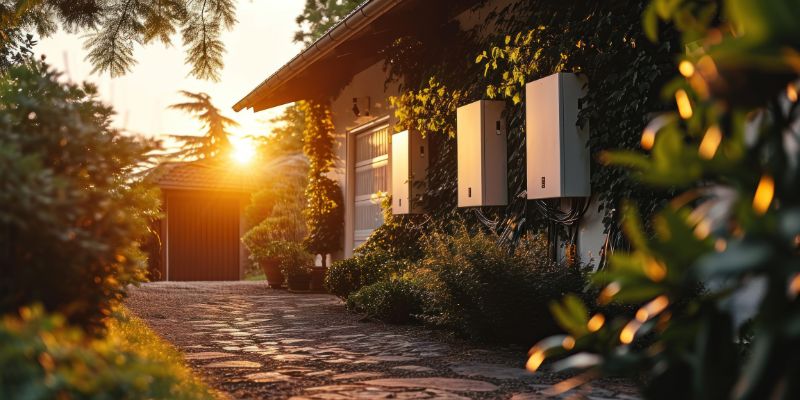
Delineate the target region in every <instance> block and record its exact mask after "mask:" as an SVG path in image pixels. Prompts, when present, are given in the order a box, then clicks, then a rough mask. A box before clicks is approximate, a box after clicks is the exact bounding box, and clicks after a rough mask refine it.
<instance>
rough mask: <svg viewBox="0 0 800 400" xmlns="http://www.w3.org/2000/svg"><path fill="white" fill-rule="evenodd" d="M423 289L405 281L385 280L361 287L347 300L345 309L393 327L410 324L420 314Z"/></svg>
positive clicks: (422, 302) (411, 281) (407, 280)
mask: <svg viewBox="0 0 800 400" xmlns="http://www.w3.org/2000/svg"><path fill="white" fill-rule="evenodd" d="M423 304H424V288H422V287H421V286H420V285H419V284H418V283H416V282H415V281H413V280H409V279H402V278H400V279H389V280H383V281H379V282H376V283H373V284H371V285H368V286H364V287H362V288H361V289H359V290H358V291H356V292H354V293H351V294H350V296H348V297H347V307H348V308H349V309H351V310H354V311H358V312H363V313H365V314H367V315H368V316H369V317H372V318H377V319H380V320H382V321H386V322H389V323H393V324H400V323H407V322H411V321H414V320H416V319H417V318H418V316H419V315H420V314H421V313H422V310H423Z"/></svg>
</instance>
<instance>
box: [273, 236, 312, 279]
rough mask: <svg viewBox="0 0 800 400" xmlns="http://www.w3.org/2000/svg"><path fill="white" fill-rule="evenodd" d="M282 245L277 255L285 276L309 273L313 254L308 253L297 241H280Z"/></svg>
mask: <svg viewBox="0 0 800 400" xmlns="http://www.w3.org/2000/svg"><path fill="white" fill-rule="evenodd" d="M282 243H283V247H282V249H281V251H280V254H279V256H278V260H279V261H278V262H279V265H280V268H281V272H282V273H283V275H285V276H286V277H287V278H289V279H292V278H293V277H295V276H307V275H309V274H311V267H312V266H313V265H314V256H312V255H311V254H308V252H307V251H306V249H304V248H303V246H302V245H301V244H299V243H295V242H282Z"/></svg>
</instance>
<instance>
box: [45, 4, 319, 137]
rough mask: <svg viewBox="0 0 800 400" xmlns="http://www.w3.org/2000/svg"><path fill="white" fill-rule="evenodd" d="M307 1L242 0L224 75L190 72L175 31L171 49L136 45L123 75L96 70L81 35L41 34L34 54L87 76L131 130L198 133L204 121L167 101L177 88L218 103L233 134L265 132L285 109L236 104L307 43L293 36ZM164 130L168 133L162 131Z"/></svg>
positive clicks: (173, 99)
mask: <svg viewBox="0 0 800 400" xmlns="http://www.w3.org/2000/svg"><path fill="white" fill-rule="evenodd" d="M304 2H305V1H304V0H241V1H239V4H238V5H237V19H238V21H239V22H238V23H237V24H236V26H235V27H234V28H233V30H232V31H230V32H226V33H225V34H224V35H223V37H222V41H223V43H224V44H225V47H226V49H227V52H226V54H225V56H224V62H225V67H224V69H223V70H222V73H221V79H220V81H219V82H212V81H202V80H198V79H195V78H192V77H190V76H189V75H188V73H189V71H190V67H189V66H187V65H185V64H184V51H183V48H182V46H181V44H180V38H179V37H178V36H176V37H175V38H173V45H172V47H170V48H167V47H165V46H163V45H162V44H160V43H153V44H150V45H147V46H144V47H142V46H139V47H137V48H136V50H135V53H134V56H135V58H136V60H137V61H138V64H137V65H136V66H135V67H134V68H133V70H132V71H131V72H129V73H128V74H126V75H125V76H123V77H119V78H113V79H112V78H110V77H109V76H108V75H107V74H102V75H100V74H97V73H95V74H91V71H92V67H91V65H90V64H89V63H88V62H86V61H85V60H84V58H85V57H86V54H87V52H86V50H84V49H83V39H82V35H81V34H80V33H79V34H69V33H65V32H59V33H58V34H56V35H54V36H51V37H48V38H43V39H40V41H39V44H38V45H37V46H36V47H35V48H34V52H35V53H36V55H37V56H38V55H45V56H46V58H47V61H48V63H49V64H50V65H52V66H53V67H55V68H57V69H59V70H61V71H63V72H64V74H65V78H66V79H70V80H73V81H90V82H93V83H95V84H96V85H97V86H98V91H99V92H100V93H99V94H100V98H101V100H103V101H104V102H106V103H109V104H111V105H112V106H113V107H114V109H115V110H116V111H117V115H116V117H115V119H114V125H115V126H116V127H117V128H121V129H123V130H126V131H128V132H131V133H137V134H144V135H147V136H158V135H165V134H200V133H201V125H200V124H199V123H197V122H196V121H194V120H193V119H192V118H191V117H190V116H189V115H187V114H185V113H183V112H181V111H176V110H169V109H168V108H167V107H168V106H169V105H170V104H174V103H177V102H180V101H182V100H183V97H182V96H181V95H180V94H179V93H178V91H179V90H188V91H191V92H198V91H200V92H205V93H208V94H209V95H211V98H212V100H213V102H214V104H215V105H216V106H217V107H218V108H220V109H222V110H223V112H225V114H226V115H227V116H229V117H232V118H234V119H235V120H237V121H238V122H239V123H240V124H241V127H239V128H236V129H235V130H234V134H236V135H239V136H244V135H264V134H267V133H268V132H269V125H270V124H269V122H268V121H269V119H271V118H273V117H275V116H276V115H279V114H280V111H281V108H276V109H272V110H266V111H261V112H259V113H257V114H254V113H253V112H252V111H249V110H243V111H240V112H238V113H236V112H234V111H233V110H232V109H231V107H232V106H233V104H234V103H236V102H237V101H238V100H239V99H241V98H242V97H244V96H245V95H246V94H247V93H249V92H250V90H252V89H253V88H255V87H256V86H257V85H258V84H259V83H261V82H262V81H263V80H264V79H266V78H267V76H269V75H270V74H272V73H273V72H274V71H276V70H277V69H278V68H280V67H281V66H282V65H283V64H285V63H286V62H287V61H289V60H290V59H291V58H292V57H294V56H295V55H296V54H297V53H298V52H300V50H301V49H302V45H301V44H298V43H293V42H292V38H293V36H294V32H295V31H296V30H297V29H298V27H297V24H296V23H295V18H296V17H297V15H299V14H300V13H301V11H302V9H303V5H304ZM162 137H163V136H162Z"/></svg>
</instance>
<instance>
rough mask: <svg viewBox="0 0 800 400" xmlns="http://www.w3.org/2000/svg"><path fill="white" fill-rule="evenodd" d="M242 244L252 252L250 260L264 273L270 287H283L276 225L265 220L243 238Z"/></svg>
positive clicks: (283, 278)
mask: <svg viewBox="0 0 800 400" xmlns="http://www.w3.org/2000/svg"><path fill="white" fill-rule="evenodd" d="M242 242H244V245H245V247H247V250H249V251H250V259H251V260H252V261H253V262H255V263H256V264H258V265H259V266H260V267H261V269H262V270H263V271H264V275H266V277H267V284H268V285H269V287H271V288H273V289H279V288H281V287H283V281H284V280H285V277H284V275H283V273H282V272H281V266H280V259H279V258H278V255H279V253H280V250H281V245H280V243H279V241H278V240H276V238H275V226H274V224H272V223H271V221H269V219H266V220H264V222H262V223H260V224H258V225H256V226H255V227H254V228H253V229H250V230H249V231H248V232H247V233H246V234H245V235H244V237H243V238H242Z"/></svg>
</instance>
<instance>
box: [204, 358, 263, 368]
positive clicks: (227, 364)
mask: <svg viewBox="0 0 800 400" xmlns="http://www.w3.org/2000/svg"><path fill="white" fill-rule="evenodd" d="M205 367H206V368H261V364H259V363H257V362H253V361H238V360H231V361H220V362H215V363H211V364H206V365H205Z"/></svg>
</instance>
